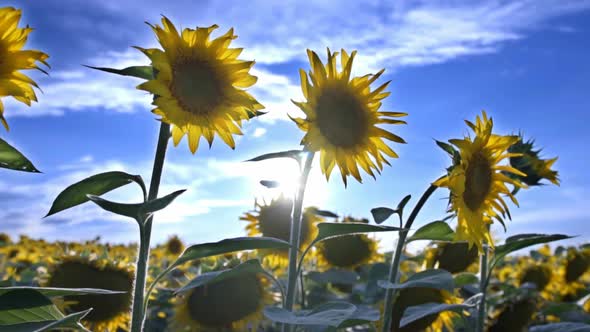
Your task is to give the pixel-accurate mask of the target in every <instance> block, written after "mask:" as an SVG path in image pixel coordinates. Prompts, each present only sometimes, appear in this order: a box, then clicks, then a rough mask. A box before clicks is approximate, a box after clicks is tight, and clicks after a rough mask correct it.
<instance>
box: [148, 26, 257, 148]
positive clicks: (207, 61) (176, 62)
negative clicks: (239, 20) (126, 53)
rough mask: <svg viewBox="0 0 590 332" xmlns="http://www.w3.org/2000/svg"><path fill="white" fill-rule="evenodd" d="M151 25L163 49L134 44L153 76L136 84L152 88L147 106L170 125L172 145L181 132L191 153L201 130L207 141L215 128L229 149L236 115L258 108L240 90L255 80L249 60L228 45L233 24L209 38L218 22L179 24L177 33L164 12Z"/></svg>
mask: <svg viewBox="0 0 590 332" xmlns="http://www.w3.org/2000/svg"><path fill="white" fill-rule="evenodd" d="M162 25H163V27H160V26H159V25H156V26H153V25H150V26H151V27H152V29H153V30H154V32H155V34H156V36H157V37H158V41H159V42H160V45H162V48H163V49H164V50H160V49H155V48H151V49H144V48H141V47H137V49H139V50H140V51H142V52H143V53H144V54H145V55H146V56H147V57H149V58H150V60H151V61H152V66H153V68H154V72H155V77H154V78H153V79H152V80H149V81H147V82H145V83H143V84H141V85H139V86H138V88H139V89H141V90H145V91H148V92H150V93H152V94H154V96H155V98H154V102H153V105H155V106H156V108H155V109H154V110H153V112H154V113H155V114H157V115H160V116H161V117H162V121H164V122H166V123H169V124H171V125H173V128H172V138H173V140H174V144H175V145H178V143H179V142H180V140H181V139H182V137H183V136H184V135H185V134H187V136H188V145H189V148H190V150H191V152H192V153H195V152H196V151H197V148H198V146H199V140H200V139H201V136H203V137H205V138H206V139H207V141H208V142H209V146H211V144H212V143H213V138H214V135H215V134H217V135H218V136H219V137H221V139H222V140H223V141H224V142H225V143H226V144H227V145H229V146H230V147H231V148H232V149H233V148H235V141H234V138H233V136H232V135H241V134H242V131H241V130H240V126H241V122H242V120H248V119H249V118H251V117H252V116H254V115H255V114H256V112H257V111H258V110H260V109H262V108H264V107H263V106H262V105H261V104H259V103H258V101H256V99H254V97H252V96H251V95H250V94H249V93H248V92H246V91H244V90H242V88H247V87H250V86H252V85H254V83H256V80H257V78H256V77H255V76H252V75H250V73H249V70H250V68H252V66H253V65H254V61H243V60H238V56H239V55H240V53H241V52H242V49H241V48H229V44H230V43H231V41H232V40H233V39H236V38H237V36H236V35H234V32H233V28H232V29H230V30H229V31H228V32H227V33H226V34H224V35H223V36H221V37H219V38H216V39H213V40H210V39H209V36H210V34H211V32H212V31H213V30H215V29H216V28H217V27H218V26H217V25H212V26H210V27H208V28H197V29H196V30H194V29H188V28H186V29H184V30H183V31H182V33H179V32H178V31H177V30H176V28H175V27H174V25H173V24H172V22H170V20H168V18H166V17H164V18H162Z"/></svg>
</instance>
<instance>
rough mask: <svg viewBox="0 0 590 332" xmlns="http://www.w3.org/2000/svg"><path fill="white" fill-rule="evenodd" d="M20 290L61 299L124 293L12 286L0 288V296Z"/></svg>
mask: <svg viewBox="0 0 590 332" xmlns="http://www.w3.org/2000/svg"><path fill="white" fill-rule="evenodd" d="M20 290H33V291H37V292H39V293H41V294H43V295H44V296H46V297H48V298H52V297H61V296H67V295H86V294H94V295H111V294H121V293H125V292H122V291H112V290H108V289H97V288H57V287H29V286H13V287H2V288H0V295H3V294H5V293H8V292H11V291H20Z"/></svg>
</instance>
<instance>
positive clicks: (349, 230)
mask: <svg viewBox="0 0 590 332" xmlns="http://www.w3.org/2000/svg"><path fill="white" fill-rule="evenodd" d="M317 227H318V235H317V236H316V238H315V240H314V241H313V242H314V244H315V243H317V242H320V241H323V240H327V239H330V238H334V237H339V236H345V235H354V234H360V233H374V232H392V231H400V230H403V229H402V228H399V227H393V226H381V225H370V224H366V223H362V222H346V223H343V222H322V223H319V224H318V226H317Z"/></svg>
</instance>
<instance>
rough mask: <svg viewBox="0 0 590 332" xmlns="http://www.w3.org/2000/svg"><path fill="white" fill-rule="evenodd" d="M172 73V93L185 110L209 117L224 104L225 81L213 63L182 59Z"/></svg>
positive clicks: (175, 65) (174, 66)
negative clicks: (208, 115)
mask: <svg viewBox="0 0 590 332" xmlns="http://www.w3.org/2000/svg"><path fill="white" fill-rule="evenodd" d="M172 71H173V73H172V75H173V78H172V86H171V92H172V94H173V95H174V97H175V98H176V99H177V100H178V102H179V104H180V106H181V107H182V108H183V109H184V110H186V111H188V112H190V113H192V114H195V115H207V114H209V113H210V112H211V111H212V110H214V109H215V108H216V107H217V106H219V104H221V103H222V102H223V99H224V97H225V84H224V82H225V80H224V79H223V78H222V77H220V75H219V71H218V70H217V69H216V68H215V66H214V64H212V63H211V62H209V61H206V60H200V59H184V58H181V59H180V60H178V61H177V62H176V63H175V64H174V65H173V69H172Z"/></svg>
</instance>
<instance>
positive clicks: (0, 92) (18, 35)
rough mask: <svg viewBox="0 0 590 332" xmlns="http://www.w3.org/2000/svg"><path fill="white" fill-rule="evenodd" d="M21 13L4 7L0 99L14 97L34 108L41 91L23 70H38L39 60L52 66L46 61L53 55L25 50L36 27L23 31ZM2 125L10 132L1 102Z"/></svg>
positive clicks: (0, 28) (0, 31) (0, 37)
mask: <svg viewBox="0 0 590 332" xmlns="http://www.w3.org/2000/svg"><path fill="white" fill-rule="evenodd" d="M21 14H22V13H21V11H20V10H19V9H15V8H12V7H2V8H0V98H2V97H6V96H12V97H13V98H14V99H16V100H18V101H20V102H21V103H24V104H27V105H28V106H31V101H37V95H35V91H34V90H33V87H36V88H39V86H38V85H37V83H35V81H33V80H32V79H31V78H30V77H28V76H26V75H25V74H23V73H21V72H20V71H19V70H22V69H38V70H40V71H42V72H44V73H46V72H45V71H44V70H43V69H41V68H39V67H38V66H37V61H39V62H41V63H42V64H44V65H46V66H48V67H49V65H48V64H47V62H45V60H46V59H47V58H49V56H48V55H47V54H45V53H43V52H41V51H37V50H23V49H22V48H23V46H25V43H26V42H27V38H28V36H29V33H31V31H33V29H32V28H29V26H26V27H25V28H19V27H18V23H19V21H20V18H21ZM0 122H2V124H3V125H4V128H6V130H8V123H7V122H6V119H5V118H4V104H2V100H1V99H0Z"/></svg>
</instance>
